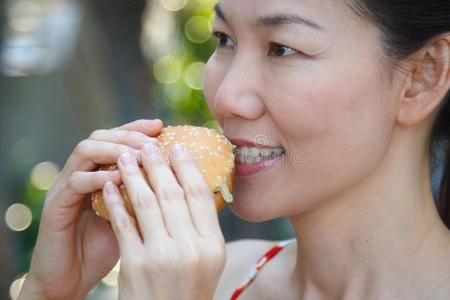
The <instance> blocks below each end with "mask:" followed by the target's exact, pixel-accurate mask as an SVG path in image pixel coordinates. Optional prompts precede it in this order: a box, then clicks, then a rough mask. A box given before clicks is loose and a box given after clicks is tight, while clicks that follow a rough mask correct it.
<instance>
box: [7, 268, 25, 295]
mask: <svg viewBox="0 0 450 300" xmlns="http://www.w3.org/2000/svg"><path fill="white" fill-rule="evenodd" d="M26 276H27V274H25V275H23V276H22V277H20V278H18V279H16V280H14V281H13V283H11V286H10V287H9V296H10V297H11V299H12V300H16V299H17V298H18V297H19V294H20V290H21V289H22V286H23V283H24V281H25V278H26Z"/></svg>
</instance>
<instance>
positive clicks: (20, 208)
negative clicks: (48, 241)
mask: <svg viewBox="0 0 450 300" xmlns="http://www.w3.org/2000/svg"><path fill="white" fill-rule="evenodd" d="M32 219H33V214H32V213H31V210H30V209H29V208H28V206H26V205H24V204H21V203H15V204H13V205H11V206H10V207H9V208H8V209H7V210H6V214H5V221H6V225H8V227H9V228H10V229H11V230H14V231H23V230H25V229H27V228H28V227H29V226H30V224H31V221H32Z"/></svg>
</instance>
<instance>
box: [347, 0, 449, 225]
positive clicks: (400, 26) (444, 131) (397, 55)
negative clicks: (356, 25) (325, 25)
mask: <svg viewBox="0 0 450 300" xmlns="http://www.w3.org/2000/svg"><path fill="white" fill-rule="evenodd" d="M349 1H350V3H349V4H350V6H351V8H352V9H353V10H354V11H355V12H356V13H357V14H358V15H360V16H362V17H364V18H366V19H368V20H369V21H371V22H372V23H373V24H375V25H376V26H377V27H378V28H379V29H380V33H381V34H380V40H381V44H382V48H383V50H384V53H385V54H386V55H385V57H386V58H388V61H389V62H390V63H391V64H392V65H394V66H396V62H399V61H401V60H404V59H407V58H409V57H410V56H411V55H412V54H414V53H415V52H416V51H418V50H420V49H421V48H422V47H424V46H425V45H426V44H427V43H428V42H429V41H431V40H432V39H433V38H435V37H437V36H439V35H442V34H445V33H450V1H449V0H428V1H425V0H349ZM449 98H450V93H449V92H448V91H447V95H446V96H445V99H443V100H442V101H443V103H442V105H440V107H439V109H440V111H439V114H438V116H437V118H436V121H435V123H434V124H433V128H432V132H431V140H430V154H431V157H433V158H434V159H435V160H436V161H438V158H439V157H434V156H437V155H439V153H440V152H441V151H439V150H440V149H438V148H440V147H442V148H443V151H444V153H445V155H444V157H443V162H444V168H443V175H442V179H441V184H440V193H439V199H438V201H437V203H438V210H439V214H440V216H441V218H442V220H443V221H444V223H445V224H446V226H447V227H448V228H450V147H449V140H450V124H449V123H450V103H449V102H450V100H449Z"/></svg>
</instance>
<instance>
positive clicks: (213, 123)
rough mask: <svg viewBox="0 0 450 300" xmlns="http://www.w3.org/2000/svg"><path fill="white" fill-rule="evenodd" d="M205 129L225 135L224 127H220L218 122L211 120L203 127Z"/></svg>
mask: <svg viewBox="0 0 450 300" xmlns="http://www.w3.org/2000/svg"><path fill="white" fill-rule="evenodd" d="M202 126H203V127H207V128H211V129H214V130H215V131H217V132H220V133H223V130H222V127H221V126H220V124H219V122H217V121H216V120H210V121H208V122H206V123H204V124H203V125H202Z"/></svg>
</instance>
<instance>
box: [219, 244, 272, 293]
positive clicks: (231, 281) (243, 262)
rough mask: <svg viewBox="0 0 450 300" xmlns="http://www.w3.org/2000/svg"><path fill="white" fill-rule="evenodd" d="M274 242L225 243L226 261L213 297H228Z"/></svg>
mask: <svg viewBox="0 0 450 300" xmlns="http://www.w3.org/2000/svg"><path fill="white" fill-rule="evenodd" d="M275 244H276V242H275V241H267V240H256V239H244V240H237V241H233V242H229V243H227V245H226V249H227V262H226V264H225V269H224V271H223V273H222V276H221V277H220V281H219V284H218V286H217V289H216V293H215V296H214V299H229V298H230V296H231V294H232V293H233V292H234V290H235V289H236V288H237V287H238V285H239V284H240V283H241V282H242V281H243V280H244V279H245V278H246V276H247V275H248V272H249V271H250V268H251V267H252V266H253V265H254V264H255V263H256V261H257V260H258V259H259V258H260V257H261V256H262V255H264V254H265V253H266V252H267V251H268V250H269V249H270V248H271V247H273V246H274V245H275Z"/></svg>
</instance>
